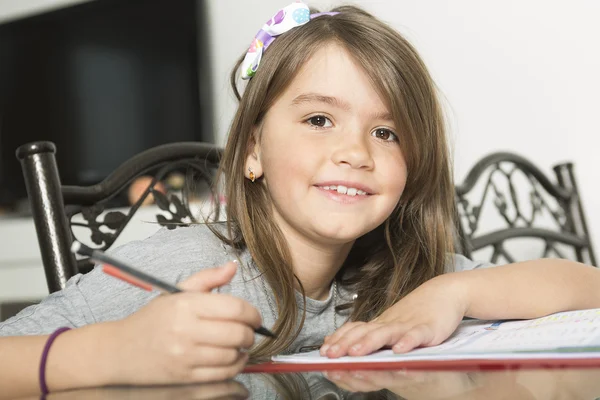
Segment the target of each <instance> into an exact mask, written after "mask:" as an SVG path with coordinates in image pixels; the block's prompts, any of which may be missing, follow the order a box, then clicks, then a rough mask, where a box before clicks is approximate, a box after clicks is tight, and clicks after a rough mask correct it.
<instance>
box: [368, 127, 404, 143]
mask: <svg viewBox="0 0 600 400" xmlns="http://www.w3.org/2000/svg"><path fill="white" fill-rule="evenodd" d="M371 135H372V136H375V137H376V138H377V139H381V140H384V141H386V142H393V141H396V140H398V137H397V136H396V135H395V134H394V133H393V132H392V131H390V130H389V129H384V128H377V129H375V130H374V131H373V133H371Z"/></svg>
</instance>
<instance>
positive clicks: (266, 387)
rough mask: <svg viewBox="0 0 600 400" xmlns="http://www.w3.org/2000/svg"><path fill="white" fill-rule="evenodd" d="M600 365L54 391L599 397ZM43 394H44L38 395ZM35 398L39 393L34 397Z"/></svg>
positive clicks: (258, 377)
mask: <svg viewBox="0 0 600 400" xmlns="http://www.w3.org/2000/svg"><path fill="white" fill-rule="evenodd" d="M598 397H600V368H587V369H570V368H569V369H520V370H514V369H513V370H490V371H419V370H384V371H375V370H370V371H366V370H365V371H341V370H339V371H327V372H306V373H286V374H258V373H257V374H243V375H240V376H238V377H237V378H236V379H235V380H232V381H227V382H215V383H209V384H202V385H186V386H156V387H112V388H95V389H86V390H74V391H69V392H62V393H53V394H50V395H49V396H48V397H47V399H48V400H71V399H90V400H100V399H146V400H148V399H149V400H154V399H196V400H197V399H243V398H250V399H275V398H279V399H315V400H333V399H346V400H347V399H409V400H412V399H446V400H449V399H500V398H502V399H508V398H510V399H536V400H537V399H592V400H593V399H596V398H598ZM36 398H39V397H36ZM32 399H33V398H32Z"/></svg>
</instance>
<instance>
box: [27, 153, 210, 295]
mask: <svg viewBox="0 0 600 400" xmlns="http://www.w3.org/2000/svg"><path fill="white" fill-rule="evenodd" d="M55 153H56V146H55V145H54V144H53V143H51V142H35V143H29V144H25V145H23V146H21V147H19V148H18V149H17V152H16V154H17V158H18V159H19V160H20V162H21V166H22V169H23V174H24V177H25V185H26V188H27V193H28V197H29V202H30V205H31V210H32V213H33V221H34V224H35V228H36V232H37V237H38V242H39V244H40V252H41V255H42V262H43V264H44V271H45V274H46V281H47V283H48V289H49V291H50V293H52V292H55V291H58V290H61V289H63V288H64V287H65V285H66V282H67V280H68V279H69V278H70V277H72V276H73V275H75V274H77V273H78V272H86V271H89V270H90V269H91V267H92V266H93V265H92V263H91V262H90V261H89V260H87V259H79V260H76V259H75V257H74V256H73V254H72V253H71V252H70V246H71V243H72V241H73V238H75V235H74V234H73V227H75V226H76V227H78V229H81V228H85V229H87V230H89V231H90V232H91V240H92V242H93V243H94V245H95V248H96V249H101V250H106V249H108V248H109V247H110V246H111V245H112V244H113V243H114V242H115V240H116V239H117V238H118V236H119V235H120V234H121V232H122V231H123V229H124V228H125V227H126V225H127V223H128V222H129V221H130V220H131V218H132V217H133V215H134V214H135V213H136V211H137V210H138V209H139V208H140V206H141V204H142V202H143V201H144V200H145V199H146V197H147V196H148V195H149V194H152V195H153V197H154V200H155V202H156V204H157V206H158V207H159V209H160V210H162V213H161V214H160V215H157V222H158V223H159V224H161V225H164V226H167V227H169V228H173V227H175V226H176V225H181V224H186V223H190V222H192V221H194V220H195V219H194V216H193V215H192V214H193V213H192V212H191V211H190V207H189V202H188V201H187V199H188V195H189V194H190V190H191V189H190V186H189V185H184V187H183V189H182V190H180V191H179V192H177V193H171V194H169V195H165V194H163V193H161V192H160V191H158V190H156V188H155V186H156V184H157V183H158V182H159V181H160V180H162V179H163V178H164V177H166V176H167V174H169V173H172V172H173V171H185V173H186V174H187V175H188V176H187V178H188V179H191V180H195V181H198V180H201V181H204V182H206V184H207V187H208V188H212V181H213V177H214V173H213V172H214V170H215V169H216V167H217V165H218V163H219V159H220V156H221V154H222V150H221V149H220V148H217V147H215V146H214V145H211V144H206V143H197V142H179V143H171V144H166V145H162V146H158V147H154V148H152V149H149V150H146V151H144V152H142V153H140V154H138V155H136V156H134V157H132V158H131V159H129V160H127V161H126V162H124V163H123V164H122V165H121V166H119V167H118V168H117V169H116V170H115V171H114V172H113V173H112V174H111V175H109V176H108V177H107V178H106V179H104V180H103V181H102V182H100V183H98V184H96V185H93V186H88V187H81V186H65V185H61V182H60V178H59V174H58V168H57V164H56V158H55ZM148 174H152V175H153V179H152V180H151V182H150V184H149V185H148V187H147V188H146V190H145V192H144V193H143V195H142V196H141V197H140V198H139V200H138V201H137V202H136V203H135V204H133V205H132V206H131V207H130V208H129V210H128V211H127V212H123V211H120V210H112V211H110V210H109V211H107V212H105V209H107V208H110V207H111V201H114V199H115V198H116V196H117V195H118V194H120V193H122V192H123V191H124V190H127V188H128V186H129V184H130V183H131V182H132V181H133V180H134V179H135V178H136V177H139V176H141V175H148ZM217 211H218V208H217ZM164 214H167V216H169V218H167V217H165V215H164ZM74 216H77V217H79V219H80V220H81V217H82V218H83V221H84V222H77V221H75V220H74V218H73V217H74ZM101 228H102V229H101ZM78 239H79V238H78Z"/></svg>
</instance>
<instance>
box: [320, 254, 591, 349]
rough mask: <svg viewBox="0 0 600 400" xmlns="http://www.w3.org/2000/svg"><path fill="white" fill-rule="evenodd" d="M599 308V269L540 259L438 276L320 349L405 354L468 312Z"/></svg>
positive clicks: (438, 337)
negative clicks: (387, 348) (385, 350)
mask: <svg viewBox="0 0 600 400" xmlns="http://www.w3.org/2000/svg"><path fill="white" fill-rule="evenodd" d="M589 308H600V270H598V269H596V268H594V267H589V266H586V265H583V264H580V263H576V262H572V261H567V260H556V259H542V260H535V261H526V262H522V263H515V264H510V265H505V266H497V267H493V268H482V269H475V270H470V271H461V272H454V273H448V274H444V275H440V276H437V277H435V278H433V279H431V280H429V281H427V282H425V283H424V284H422V285H421V286H419V287H418V288H417V289H415V290H414V291H412V292H411V293H409V294H408V295H407V296H406V297H404V298H403V299H401V300H400V301H398V302H397V303H396V304H394V305H393V306H391V307H390V308H388V309H387V310H386V311H385V312H383V313H382V314H381V315H380V316H379V317H378V318H376V319H374V320H372V321H370V322H351V323H347V324H345V325H344V326H342V327H341V328H340V329H338V331H336V332H335V333H334V334H333V335H331V336H330V337H326V338H325V342H324V344H323V346H322V347H321V350H320V351H321V354H322V355H323V356H328V357H333V358H337V357H340V356H344V355H351V356H361V355H365V354H368V353H370V352H372V351H375V350H378V349H380V348H382V347H384V346H392V349H393V350H394V351H395V352H399V353H400V352H406V351H409V350H412V349H413V348H415V347H418V346H434V345H437V344H440V343H442V342H443V341H444V340H446V339H447V338H448V337H449V336H450V335H451V334H452V332H454V330H455V329H456V327H457V326H458V324H459V323H460V321H461V320H462V318H463V317H464V316H469V317H474V318H480V319H530V318H537V317H541V316H544V315H548V314H552V313H556V312H560V311H568V310H577V309H589Z"/></svg>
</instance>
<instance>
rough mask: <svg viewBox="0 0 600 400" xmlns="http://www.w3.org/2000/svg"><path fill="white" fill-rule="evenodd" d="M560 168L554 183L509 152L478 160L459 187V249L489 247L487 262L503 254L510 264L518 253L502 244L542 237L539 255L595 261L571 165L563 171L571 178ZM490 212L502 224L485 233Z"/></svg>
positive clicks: (472, 249)
mask: <svg viewBox="0 0 600 400" xmlns="http://www.w3.org/2000/svg"><path fill="white" fill-rule="evenodd" d="M560 168H561V167H560V166H559V167H556V168H555V171H556V173H557V176H558V183H551V181H550V180H549V179H548V178H547V177H546V176H545V175H544V174H543V173H542V172H541V171H539V170H538V169H537V168H536V167H534V166H533V165H532V164H531V163H529V162H528V161H526V160H524V159H522V158H521V157H518V156H516V155H512V154H510V153H496V154H492V155H490V156H488V157H486V158H484V159H483V160H482V161H481V162H480V163H478V164H477V165H476V166H475V167H474V168H473V170H472V171H471V172H470V173H469V176H468V177H467V179H466V182H465V184H463V185H462V186H458V187H457V194H456V207H457V212H458V218H459V221H458V222H459V224H460V228H461V229H460V230H461V234H462V236H463V237H462V238H461V239H462V240H461V244H462V247H463V252H465V253H466V254H467V255H470V253H471V252H472V251H477V250H480V249H482V248H487V247H491V248H492V251H493V252H492V255H491V257H490V261H492V262H498V260H499V259H500V258H504V259H505V260H506V261H508V262H514V261H517V257H515V256H514V255H513V254H511V252H510V251H509V250H508V249H507V247H506V245H505V243H506V242H507V241H508V240H510V239H515V238H517V237H530V238H538V239H541V240H542V241H543V250H542V254H541V255H540V256H541V257H559V258H576V259H578V260H579V261H582V262H587V263H590V264H594V263H595V259H594V256H593V251H592V250H591V242H590V239H589V235H588V232H587V228H586V227H585V223H584V222H585V219H584V217H583V211H582V209H581V204H580V202H579V196H578V192H577V190H576V185H575V184H574V178H573V176H572V170H571V169H570V166H569V167H568V169H569V170H568V171H567V172H568V174H569V175H568V178H569V179H571V180H573V182H566V181H565V180H564V179H561V175H559V170H560ZM563 175H564V174H563ZM519 178H520V179H519ZM516 180H518V181H519V182H515V181H516ZM475 188H477V189H479V190H475ZM519 194H520V196H519ZM490 213H491V214H490ZM494 214H495V215H496V217H495V220H496V222H498V221H502V222H501V223H500V222H498V223H499V224H500V225H502V226H493V228H492V229H491V230H490V231H488V232H484V231H483V230H484V229H490V226H488V225H489V223H488V222H487V221H488V220H489V219H492V218H490V215H492V216H493V215H494ZM484 215H485V217H484ZM483 220H485V221H486V223H485V224H484V223H482V221H483ZM565 246H567V247H568V246H570V248H571V249H572V250H574V254H575V256H574V257H567V254H565V252H564V250H563V249H564V247H565Z"/></svg>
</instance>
